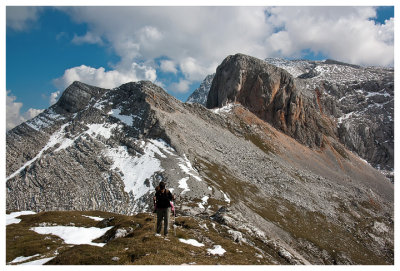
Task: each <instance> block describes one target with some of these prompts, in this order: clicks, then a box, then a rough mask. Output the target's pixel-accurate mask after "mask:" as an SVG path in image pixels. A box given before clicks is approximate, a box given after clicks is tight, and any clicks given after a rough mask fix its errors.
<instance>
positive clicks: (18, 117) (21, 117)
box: [6, 90, 43, 131]
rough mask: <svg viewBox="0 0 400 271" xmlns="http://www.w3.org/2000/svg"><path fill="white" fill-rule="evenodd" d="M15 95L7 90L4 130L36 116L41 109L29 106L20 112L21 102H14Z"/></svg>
mask: <svg viewBox="0 0 400 271" xmlns="http://www.w3.org/2000/svg"><path fill="white" fill-rule="evenodd" d="M16 99H17V97H15V96H14V95H12V94H11V91H9V90H8V91H7V98H6V130H7V131H8V130H10V129H12V128H14V127H15V126H17V125H19V124H21V123H22V122H24V121H27V120H29V119H31V118H33V117H36V116H37V115H39V114H40V113H41V112H43V109H34V108H30V109H29V110H28V111H26V112H25V113H21V108H22V106H23V104H22V103H20V102H16Z"/></svg>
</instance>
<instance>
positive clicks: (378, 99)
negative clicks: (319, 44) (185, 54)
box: [190, 54, 394, 181]
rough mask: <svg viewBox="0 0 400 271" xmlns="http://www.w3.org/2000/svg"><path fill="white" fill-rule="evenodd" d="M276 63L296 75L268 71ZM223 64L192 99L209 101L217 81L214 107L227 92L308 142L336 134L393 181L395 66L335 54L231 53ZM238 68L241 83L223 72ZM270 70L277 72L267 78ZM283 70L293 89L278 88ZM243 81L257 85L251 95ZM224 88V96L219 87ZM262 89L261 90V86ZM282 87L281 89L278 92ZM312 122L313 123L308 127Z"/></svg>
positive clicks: (260, 115)
mask: <svg viewBox="0 0 400 271" xmlns="http://www.w3.org/2000/svg"><path fill="white" fill-rule="evenodd" d="M235 63H236V64H235ZM249 63H253V64H251V65H249ZM271 65H272V67H275V68H277V67H279V68H281V69H283V70H285V71H287V72H288V73H289V74H290V75H291V77H290V76H288V75H287V73H285V75H283V74H284V73H282V70H280V69H276V70H275V72H273V73H270V72H266V71H267V70H268V69H269V70H271V69H273V68H271ZM249 67H253V68H254V69H256V70H254V72H252V73H251V74H253V76H256V78H251V77H249V75H248V73H247V71H248V70H249ZM218 70H220V71H221V72H220V74H219V75H218V78H216V80H215V81H214V80H213V79H214V76H212V75H209V76H207V78H206V80H204V82H203V83H202V88H201V91H200V89H199V90H196V91H195V92H194V93H193V94H192V95H191V97H192V99H191V101H190V102H197V103H200V104H203V105H206V103H204V102H203V101H204V100H207V97H208V95H209V92H211V91H210V90H211V88H212V84H213V83H214V84H215V87H214V88H213V90H212V93H211V94H210V96H209V98H210V104H209V107H215V106H217V105H218V99H222V97H224V99H226V101H228V100H229V101H235V99H236V102H240V103H242V104H243V105H244V106H246V107H247V108H248V109H249V110H251V111H252V112H254V113H255V114H256V115H258V116H259V117H261V118H262V119H264V120H267V121H268V122H269V123H271V124H272V125H274V127H276V128H278V129H280V130H282V131H284V132H285V133H287V134H289V135H290V136H292V137H294V138H296V139H297V140H298V141H299V142H302V143H304V144H306V145H308V146H321V143H322V141H321V137H322V136H323V135H328V136H334V137H336V138H338V140H339V141H340V142H341V143H342V144H344V145H345V146H346V147H347V148H348V149H350V150H351V151H353V152H355V153H357V154H358V155H359V156H360V157H362V158H363V159H365V160H367V161H368V162H369V163H371V165H373V166H374V167H375V168H377V169H379V170H383V172H384V173H385V174H387V176H388V177H389V178H391V179H392V181H393V168H394V163H393V161H394V159H393V158H394V129H393V127H394V122H393V119H394V77H393V75H394V73H393V69H391V68H381V67H361V66H356V65H351V64H346V63H342V62H338V61H334V60H325V61H309V60H285V59H279V58H267V59H265V61H262V60H259V59H256V58H252V57H250V56H245V55H241V54H238V55H235V56H229V57H227V58H226V59H225V60H224V62H223V63H222V64H221V66H220V67H219V68H218ZM227 70H230V72H228V71H227ZM233 73H236V75H235V76H234V77H233V78H236V79H235V80H238V82H236V83H237V84H236V83H235V82H233V81H232V82H229V80H233V79H232V78H231V79H226V78H225V79H224V78H223V77H224V74H230V75H231V74H233ZM267 74H270V75H271V76H272V77H271V78H267V77H266V76H267ZM272 74H274V75H272ZM210 76H212V78H210ZM257 76H258V78H257ZM281 76H283V78H290V79H287V80H289V81H290V84H291V89H290V90H289V89H288V88H285V91H282V90H283V89H282V90H279V89H278V90H277V89H276V87H278V86H280V85H281V82H280V81H279V82H278V81H277V80H278V79H279V78H281ZM270 80H272V81H271V82H273V85H275V88H274V86H272V85H271V82H270ZM285 80H286V79H285ZM239 81H243V82H246V84H247V86H246V87H245V90H247V91H250V90H251V91H252V94H251V95H250V96H251V98H249V95H243V93H242V92H243V91H241V88H243V82H239ZM239 83H240V84H239ZM224 84H227V85H226V86H224ZM235 84H236V85H235ZM249 84H251V85H250V86H249ZM228 85H229V87H228ZM270 85H271V86H270ZM228 88H231V89H232V90H229V89H228ZM219 89H221V93H220V94H221V96H218V93H217V91H218V90H219ZM223 89H226V90H228V92H229V91H230V92H231V94H232V93H233V89H234V90H235V91H234V92H235V95H233V96H226V93H227V92H226V91H225V90H223ZM256 89H257V91H258V92H255V90H256ZM224 92H226V93H224ZM278 93H280V95H277V94H278ZM289 94H290V95H295V96H293V97H296V99H298V100H297V101H296V100H290V96H288V95H289ZM224 95H225V96H224ZM217 96H218V97H217ZM272 96H273V99H272V100H268V97H272ZM195 97H197V98H195ZM243 97H246V99H244V98H243ZM279 99H281V100H279ZM292 99H293V98H292ZM300 101H301V104H300ZM295 106H296V107H295ZM288 109H289V111H288ZM290 110H292V111H290ZM294 112H297V113H298V117H296V116H297V115H293V114H294ZM307 118H308V119H307ZM293 124H295V125H293ZM310 125H311V126H313V129H308V127H309V126H310ZM315 126H317V127H315ZM312 139H314V140H312Z"/></svg>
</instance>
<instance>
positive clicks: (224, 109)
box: [211, 103, 235, 115]
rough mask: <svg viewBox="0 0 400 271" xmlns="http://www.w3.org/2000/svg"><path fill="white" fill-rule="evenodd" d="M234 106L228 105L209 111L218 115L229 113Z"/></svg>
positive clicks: (232, 104)
mask: <svg viewBox="0 0 400 271" xmlns="http://www.w3.org/2000/svg"><path fill="white" fill-rule="evenodd" d="M234 106H235V104H234V103H229V104H227V105H225V106H223V107H221V108H216V109H211V111H212V112H214V113H215V114H218V115H220V114H221V113H229V112H230V111H231V110H232V109H233V108H234Z"/></svg>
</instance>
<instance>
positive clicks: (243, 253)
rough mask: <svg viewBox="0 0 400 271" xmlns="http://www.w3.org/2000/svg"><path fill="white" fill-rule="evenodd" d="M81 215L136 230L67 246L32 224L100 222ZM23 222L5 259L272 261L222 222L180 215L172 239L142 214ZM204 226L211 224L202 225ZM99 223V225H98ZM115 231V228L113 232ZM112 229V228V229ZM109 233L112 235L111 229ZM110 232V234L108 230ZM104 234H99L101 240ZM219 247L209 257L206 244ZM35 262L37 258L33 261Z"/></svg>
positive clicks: (41, 216) (60, 215)
mask: <svg viewBox="0 0 400 271" xmlns="http://www.w3.org/2000/svg"><path fill="white" fill-rule="evenodd" d="M82 215H91V216H99V217H103V218H110V217H114V219H113V220H112V221H111V222H110V225H112V226H114V229H113V230H114V231H115V229H117V228H128V227H131V228H132V229H133V232H132V233H131V234H129V235H127V236H126V237H123V238H116V239H112V240H111V241H109V242H108V243H107V244H106V245H105V246H104V247H97V246H90V245H75V246H71V245H68V244H65V243H64V242H63V240H61V239H60V238H58V237H56V236H52V235H40V234H37V233H35V232H33V231H31V230H29V228H30V227H33V226H38V225H39V224H41V223H46V224H57V225H71V222H72V223H74V224H75V225H76V226H80V227H93V226H96V224H98V223H99V222H96V221H94V220H92V219H90V218H85V217H83V216H82ZM21 218H22V221H21V222H20V223H19V224H12V225H9V226H7V241H6V242H7V250H6V254H7V257H6V258H7V259H6V260H7V262H10V261H12V260H13V259H15V258H16V257H18V256H31V255H35V254H40V255H42V256H43V257H44V256H45V257H54V256H55V252H56V251H57V252H58V253H59V254H58V255H57V256H56V257H55V258H54V259H52V260H51V261H50V262H48V263H47V264H50V265H131V264H138V265H163V264H167V265H180V264H189V263H196V264H203V265H215V264H270V262H268V261H267V260H266V259H260V258H257V257H256V253H258V252H257V250H256V249H255V248H253V247H252V246H249V245H247V244H237V243H235V242H234V241H233V240H231V238H230V236H229V234H228V233H227V230H226V229H225V228H224V227H221V226H220V225H217V226H216V229H214V228H213V226H212V224H211V223H212V222H211V221H210V220H203V219H200V218H192V217H178V218H177V219H176V225H177V229H176V236H174V233H173V229H170V234H169V236H168V239H165V238H164V237H158V236H155V234H154V222H155V221H154V216H153V215H152V214H138V215H136V216H123V215H118V214H113V213H106V212H78V211H73V212H44V213H38V214H36V215H29V216H23V217H21ZM200 224H201V225H204V224H205V225H207V228H203V227H204V226H203V227H201V226H200ZM97 226H98V225H97ZM110 231H111V230H110ZM110 231H109V232H110ZM109 232H108V233H109ZM106 235H107V233H106ZM179 238H184V239H196V240H198V241H199V242H202V243H204V244H205V246H204V247H195V246H192V245H188V244H184V243H182V242H180V241H179ZM104 239H105V238H99V241H101V240H104ZM214 244H215V245H221V246H222V247H223V248H224V249H225V250H226V253H225V254H224V255H223V256H216V255H210V254H209V253H208V252H207V249H208V248H212V247H213V245H214ZM32 260H34V258H33V259H32Z"/></svg>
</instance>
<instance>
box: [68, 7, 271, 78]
mask: <svg viewBox="0 0 400 271" xmlns="http://www.w3.org/2000/svg"><path fill="white" fill-rule="evenodd" d="M264 10H265V8H263V7H70V8H64V11H66V12H67V13H68V14H70V15H71V17H72V18H73V19H74V20H75V21H76V22H79V23H87V24H88V27H89V29H88V32H90V33H93V34H95V35H97V36H99V37H101V38H102V40H103V41H107V44H110V45H111V47H112V48H113V49H114V51H115V53H116V54H117V55H118V56H120V57H121V61H120V63H118V64H117V65H116V67H115V69H116V70H118V71H121V70H123V69H125V70H126V69H127V67H129V66H130V65H132V63H142V62H145V63H147V64H148V65H150V64H149V63H151V62H152V63H155V62H156V59H157V58H160V57H167V58H168V60H169V61H172V62H173V63H174V65H171V64H172V63H168V62H165V63H164V65H163V66H162V67H161V66H160V68H161V69H163V71H168V72H172V73H175V71H176V70H177V68H178V67H179V68H180V69H182V72H183V74H184V80H188V81H191V82H193V81H200V80H203V79H204V77H205V76H206V75H208V74H209V73H213V72H215V69H216V67H217V66H218V64H219V63H220V62H221V61H222V60H223V59H224V58H225V57H226V56H227V55H229V54H235V53H238V52H242V53H247V54H250V55H253V56H257V57H265V56H267V55H268V52H269V51H270V49H269V48H268V47H267V46H265V41H266V39H267V37H268V36H269V34H271V33H272V27H270V26H269V25H267V24H266V23H265V15H264ZM194 65H195V66H196V67H194ZM150 66H151V67H154V68H155V65H154V64H152V65H150ZM157 68H158V67H157Z"/></svg>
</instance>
